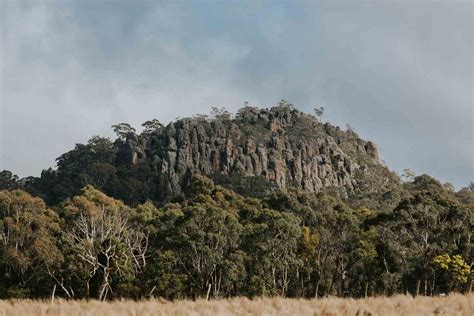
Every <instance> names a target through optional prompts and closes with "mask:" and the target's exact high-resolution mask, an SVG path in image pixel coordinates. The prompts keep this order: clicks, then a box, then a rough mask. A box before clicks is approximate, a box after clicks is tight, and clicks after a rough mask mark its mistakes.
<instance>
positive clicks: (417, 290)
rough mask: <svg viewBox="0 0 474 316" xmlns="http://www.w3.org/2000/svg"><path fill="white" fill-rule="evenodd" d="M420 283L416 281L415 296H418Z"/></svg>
mask: <svg viewBox="0 0 474 316" xmlns="http://www.w3.org/2000/svg"><path fill="white" fill-rule="evenodd" d="M420 283H421V281H420V280H416V292H415V296H418V294H420Z"/></svg>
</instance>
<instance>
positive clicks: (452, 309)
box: [0, 294, 474, 316]
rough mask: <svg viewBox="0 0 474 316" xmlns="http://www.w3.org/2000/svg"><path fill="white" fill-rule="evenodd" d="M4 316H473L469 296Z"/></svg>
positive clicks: (24, 306) (119, 306)
mask: <svg viewBox="0 0 474 316" xmlns="http://www.w3.org/2000/svg"><path fill="white" fill-rule="evenodd" d="M10 315H28V316H30V315H31V316H39V315H54V316H56V315H58V316H59V315H61V316H76V315H77V316H79V315H81V316H82V315H84V316H89V315H117V316H122V315H123V316H125V315H127V316H135V315H150V316H151V315H196V316H197V315H206V316H207V315H285V316H286V315H298V316H299V315H302V316H304V315H311V316H316V315H321V316H322V315H325V316H329V315H357V316H362V315H384V316H390V315H410V316H411V315H474V295H461V294H454V295H450V296H447V297H423V296H419V297H416V298H413V297H411V296H402V295H400V296H394V297H375V298H367V299H359V300H355V299H350V298H349V299H343V298H335V297H330V298H325V299H319V300H316V299H314V300H302V299H283V298H259V299H254V300H249V299H246V298H233V299H223V300H215V301H209V302H208V301H205V300H198V301H195V302H193V301H174V302H169V301H163V300H148V301H142V302H135V301H125V300H124V301H113V302H105V303H104V302H98V301H89V302H86V301H65V300H59V301H56V302H55V303H53V304H51V303H50V302H46V301H29V300H9V301H0V316H10Z"/></svg>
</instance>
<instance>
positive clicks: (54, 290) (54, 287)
mask: <svg viewBox="0 0 474 316" xmlns="http://www.w3.org/2000/svg"><path fill="white" fill-rule="evenodd" d="M54 294H56V284H54V286H53V292H52V293H51V304H54Z"/></svg>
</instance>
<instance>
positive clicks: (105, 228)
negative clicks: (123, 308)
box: [0, 100, 474, 299]
mask: <svg viewBox="0 0 474 316" xmlns="http://www.w3.org/2000/svg"><path fill="white" fill-rule="evenodd" d="M318 110H319V111H320V112H318V111H317V112H316V114H317V115H318V116H319V119H320V115H319V114H322V109H318ZM212 115H213V117H212V118H207V117H201V118H195V119H182V120H180V121H178V122H175V123H171V124H169V125H168V126H166V127H164V126H162V125H161V123H160V122H159V121H158V120H152V121H147V122H145V123H144V124H143V127H144V130H143V132H142V133H141V134H140V135H137V134H136V133H135V130H134V129H133V128H132V127H131V126H130V125H128V124H125V123H122V124H118V125H114V126H113V127H114V130H115V132H116V133H117V136H118V139H116V140H115V141H111V140H109V139H107V138H102V137H97V136H95V137H93V138H91V139H90V140H89V141H88V142H87V143H86V144H77V145H76V146H75V148H74V149H72V150H71V151H69V152H67V153H65V154H63V155H61V156H60V157H59V158H58V159H57V168H56V169H48V170H44V171H43V172H42V175H41V177H39V178H34V177H30V178H26V179H21V180H20V179H18V177H17V176H15V175H13V174H12V173H11V172H9V171H2V172H1V173H0V190H3V191H0V227H1V230H0V234H1V235H0V237H1V239H0V298H46V297H47V296H49V295H51V291H52V290H53V289H56V295H57V296H61V297H67V298H81V299H82V298H99V299H111V298H120V297H128V298H133V299H142V298H147V297H164V298H167V299H180V298H193V299H195V298H199V297H209V298H218V297H230V296H248V297H253V296H259V295H269V296H275V295H279V296H290V297H305V298H309V297H320V296H328V295H338V296H352V297H361V296H368V295H382V294H385V295H392V294H397V293H407V292H409V293H412V294H420V293H421V294H425V295H436V294H438V293H449V292H452V291H466V290H468V288H469V284H471V283H472V272H471V267H470V266H469V263H472V262H473V261H474V247H473V244H472V232H473V231H474V193H473V192H474V186H473V185H470V186H468V187H466V188H463V189H461V190H459V191H458V192H455V191H454V190H453V188H452V187H451V186H450V185H442V184H441V183H440V182H439V181H437V180H436V179H434V178H432V177H430V176H428V175H420V176H415V175H414V174H412V173H410V172H408V171H407V172H406V173H405V177H404V181H403V182H402V181H400V179H399V178H398V176H397V175H396V174H395V173H393V172H391V171H390V170H388V169H387V168H386V167H385V166H383V165H382V164H381V163H380V162H379V161H378V159H377V153H376V149H375V146H374V145H373V144H371V143H369V142H366V141H364V140H361V139H360V138H359V137H358V136H357V134H356V133H355V132H354V131H343V130H341V129H339V128H337V127H334V126H332V125H330V124H329V123H326V124H322V123H321V122H320V120H319V119H316V118H315V117H312V116H309V115H305V114H303V113H301V112H299V111H298V110H296V109H295V108H294V107H293V105H292V104H291V103H289V102H287V101H284V100H282V101H281V102H280V103H279V105H278V106H277V107H274V108H272V109H270V110H261V109H257V108H253V107H249V106H246V107H244V108H243V109H241V110H240V111H239V112H238V113H237V115H236V117H235V118H232V116H231V115H230V113H228V112H227V111H225V109H213V114H212ZM183 126H186V128H190V129H196V131H197V129H202V130H203V131H205V132H206V133H210V132H213V131H216V130H218V131H219V133H222V134H223V135H226V136H225V137H228V138H229V134H226V133H227V130H226V129H229V130H230V129H236V130H237V129H239V130H240V132H241V133H240V132H239V133H236V139H233V140H232V142H234V141H235V143H237V142H242V143H243V144H247V141H248V140H249V139H251V140H252V142H254V143H256V144H257V145H264V146H267V147H268V148H267V150H270V151H271V150H273V149H274V148H272V146H276V145H275V143H273V140H274V139H277V141H278V142H279V140H280V139H285V140H289V141H291V142H293V143H295V144H297V145H298V144H299V145H302V144H303V142H302V140H303V139H307V140H309V139H312V138H314V137H315V136H316V137H320V138H321V139H322V143H321V144H320V143H318V146H316V147H315V148H314V150H315V151H319V152H320V153H321V155H324V157H325V159H326V158H328V159H329V160H331V159H335V160H336V161H337V162H339V163H343V164H354V165H358V166H359V168H356V169H354V170H352V169H351V168H349V167H348V169H351V170H350V171H351V172H352V171H354V175H353V176H354V178H353V181H354V188H353V189H352V188H350V189H349V190H343V188H341V187H326V186H325V187H324V188H322V189H321V191H320V192H318V193H313V192H307V191H304V190H302V183H301V181H300V183H298V181H295V183H293V184H291V185H290V186H289V187H286V188H279V189H277V188H276V187H275V184H274V183H273V182H271V181H269V180H268V179H267V178H266V176H268V175H264V174H263V171H262V176H248V175H247V174H242V173H238V172H223V174H221V173H218V174H214V175H212V179H209V178H207V177H206V176H204V175H201V174H200V173H202V172H203V169H205V168H206V166H197V168H196V169H199V170H195V169H191V168H188V167H187V165H186V164H181V163H179V161H178V160H177V159H176V157H174V156H177V155H178V154H177V153H178V150H177V148H180V147H179V146H182V145H183V144H188V143H189V142H191V143H193V144H195V145H196V146H197V147H199V146H201V145H202V144H201V143H200V141H199V140H196V139H198V137H199V134H198V133H197V132H196V131H195V133H194V136H193V137H194V139H189V137H188V136H187V135H181V134H180V135H179V137H177V138H173V137H174V136H173V137H171V138H173V139H172V140H171V139H168V138H169V137H168V136H169V135H174V134H173V133H177V130H178V129H177V127H180V128H181V127H183ZM167 135H168V136H167ZM229 139H230V138H229ZM175 140H176V141H175ZM212 141H213V142H215V143H216V144H217V145H215V146H224V145H225V144H222V142H220V140H219V139H212ZM219 142H220V143H219ZM324 142H335V143H336V144H337V145H338V146H339V148H340V149H341V150H342V151H343V153H342V154H341V153H339V152H338V153H334V152H331V150H332V149H331V150H330V149H328V148H329V147H327V146H326V147H327V148H326V147H325V143H324ZM316 143H317V142H316ZM203 145H205V146H207V145H209V144H203ZM253 145H254V144H253V143H252V146H253ZM193 146H194V145H193ZM213 146H214V145H213ZM278 146H280V145H279V144H278ZM234 149H235V147H234ZM240 149H242V148H239V150H240ZM192 150H195V149H192ZM242 150H245V148H243V149H242ZM308 152H310V151H308ZM138 154H140V155H138ZM213 154H215V155H216V157H217V158H216V160H215V161H217V162H216V163H218V161H219V156H218V155H219V154H221V155H223V153H222V152H221V153H219V152H218V150H214V149H213ZM173 155H174V156H173ZM180 155H181V153H180ZM183 156H186V157H187V158H186V157H185V158H186V159H188V158H189V159H195V156H194V154H193V155H188V156H187V153H184V154H183ZM288 156H289V157H291V153H290V152H288ZM170 157H172V159H168V158H170ZM335 157H337V158H335ZM166 159H168V160H166ZM289 160H290V161H291V158H289ZM268 163H269V164H270V163H271V162H268ZM288 163H289V164H291V162H288ZM167 164H169V165H167ZM170 165H171V167H170ZM204 165H205V163H204ZM354 165H351V166H354ZM201 167H202V168H201ZM346 167H347V166H346ZM226 168H227V167H226ZM163 170H168V171H169V172H168V173H164V172H163ZM179 171H182V173H183V174H184V175H185V176H183V178H182V179H178V180H177V181H176V179H173V172H179ZM227 171H228V170H227ZM286 171H287V172H290V173H291V172H292V170H291V168H289V169H288V170H286ZM170 179H171V180H172V181H171V180H170ZM170 187H173V188H175V189H177V193H176V196H171V195H170V194H169V193H170V192H172V190H171V189H170ZM20 189H23V190H20ZM343 193H344V194H343Z"/></svg>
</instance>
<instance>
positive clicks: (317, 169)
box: [118, 106, 388, 197]
mask: <svg viewBox="0 0 474 316" xmlns="http://www.w3.org/2000/svg"><path fill="white" fill-rule="evenodd" d="M118 146H119V157H121V159H122V160H124V161H125V162H126V163H128V164H137V163H140V162H149V163H151V164H152V166H153V169H154V172H155V173H156V175H157V179H159V182H160V183H159V187H160V195H161V196H162V197H166V196H175V195H177V194H180V193H181V192H182V190H183V188H184V187H185V186H186V183H187V181H188V180H189V178H190V175H191V174H192V173H201V174H205V175H215V174H221V175H229V176H232V175H234V174H241V175H242V174H243V175H247V176H259V177H263V178H265V179H267V180H269V181H271V182H273V183H274V184H275V185H276V186H277V187H280V188H283V187H286V186H289V185H291V186H296V187H299V188H302V189H304V190H307V191H310V192H318V191H320V190H321V189H322V188H323V187H335V188H337V189H338V190H339V191H340V192H342V193H343V194H345V195H351V194H355V193H356V192H357V191H358V190H359V191H360V187H361V186H362V185H364V184H363V183H362V182H367V181H369V182H371V181H372V180H371V175H372V174H373V175H374V176H375V174H376V173H377V172H379V171H380V170H385V171H388V169H386V168H385V167H384V166H383V165H382V164H381V162H380V161H379V158H378V153H377V148H376V146H375V144H373V143H372V142H370V141H365V140H362V139H360V138H359V137H358V136H357V135H356V134H355V133H354V132H351V131H347V132H346V131H342V130H341V129H339V128H338V127H334V126H332V125H330V124H328V123H326V124H322V123H320V122H319V121H318V119H317V118H315V117H313V116H311V115H308V114H305V113H302V112H300V111H298V110H296V109H294V108H293V107H291V106H279V107H274V108H271V109H269V110H268V109H257V108H251V107H246V108H243V109H242V110H240V111H239V113H238V114H237V115H236V117H235V118H230V117H229V116H228V115H219V116H217V117H216V118H214V119H205V118H202V117H200V118H186V119H181V120H178V121H176V122H172V123H170V124H168V125H167V126H166V127H162V128H159V129H156V130H154V131H152V132H148V133H142V134H141V135H136V134H134V133H130V134H128V136H127V138H126V140H124V141H123V142H121V143H120V144H119V145H118ZM367 179H369V180H367ZM374 179H375V178H374ZM387 181H388V180H382V182H387ZM372 182H373V181H372ZM374 184H375V183H371V187H373V188H374V189H373V190H379V189H380V190H382V191H383V190H384V188H379V189H377V188H376V187H374ZM379 186H380V185H379ZM382 191H381V192H380V193H383V192H382Z"/></svg>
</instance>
